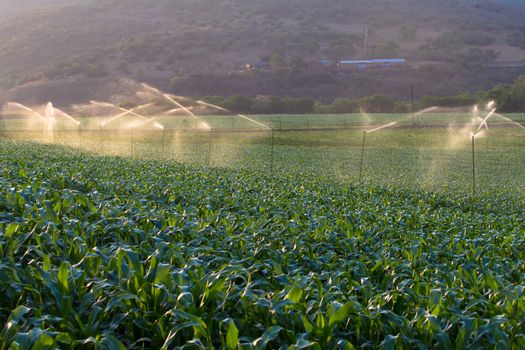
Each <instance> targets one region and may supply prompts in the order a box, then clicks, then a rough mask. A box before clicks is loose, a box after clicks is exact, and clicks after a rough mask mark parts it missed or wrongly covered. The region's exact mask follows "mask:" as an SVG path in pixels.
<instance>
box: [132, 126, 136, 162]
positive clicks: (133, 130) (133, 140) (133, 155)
mask: <svg viewBox="0 0 525 350" xmlns="http://www.w3.org/2000/svg"><path fill="white" fill-rule="evenodd" d="M131 158H135V128H131Z"/></svg>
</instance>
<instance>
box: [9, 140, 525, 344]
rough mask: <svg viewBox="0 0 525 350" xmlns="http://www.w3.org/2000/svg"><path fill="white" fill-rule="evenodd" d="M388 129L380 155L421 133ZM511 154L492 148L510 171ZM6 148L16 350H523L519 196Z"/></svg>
mask: <svg viewBox="0 0 525 350" xmlns="http://www.w3.org/2000/svg"><path fill="white" fill-rule="evenodd" d="M373 135H374V134H371V135H370V136H373ZM378 135H379V134H378ZM389 135H390V136H387V137H386V139H385V138H384V136H383V137H378V139H375V140H374V139H371V141H372V144H376V145H377V144H379V143H380V142H384V145H386V146H385V148H382V150H379V149H378V150H377V151H378V153H377V154H376V155H375V156H378V157H379V159H381V160H387V159H388V158H389V154H392V153H389V152H392V151H388V150H389V148H390V147H392V146H393V145H394V144H395V143H397V142H400V141H401V140H406V137H407V135H405V134H402V135H397V134H394V133H392V134H389ZM289 136H290V134H286V135H284V134H283V137H285V138H286V137H289ZM319 136H320V135H319ZM436 137H437V136H436ZM310 139H311V138H310ZM317 139H318V140H324V139H326V138H324V137H319V138H317ZM423 139H424V138H423V137H421V139H419V141H418V142H416V143H420V142H421V140H423ZM487 139H488V138H487ZM503 140H505V138H501V141H503ZM305 141H306V139H305ZM513 142H514V141H512V140H509V139H508V137H507V143H503V144H499V143H497V144H495V145H493V147H495V148H488V149H485V152H486V154H491V153H496V154H495V156H497V157H498V158H499V159H500V161H503V160H505V159H506V160H510V159H511V158H512V156H511V154H513V152H512V149H513V145H514V144H513ZM388 145H389V146H388ZM517 147H523V145H521V146H517ZM279 148H283V149H284V148H286V146H284V145H283V146H279ZM0 149H1V151H0V152H1V153H0V159H1V162H0V164H1V165H0V175H1V176H0V184H1V186H0V188H1V190H0V206H1V207H0V209H1V210H0V247H1V248H0V256H1V259H2V260H1V261H2V262H1V264H0V276H1V278H0V297H1V298H2V307H1V308H0V320H2V323H4V328H3V330H2V333H1V334H0V342H1V343H2V346H3V347H5V348H9V347H14V348H19V349H29V348H35V347H40V348H57V347H60V348H80V347H82V348H83V347H88V348H99V349H114V348H131V349H135V348H136V349H138V348H144V347H146V348H166V349H169V348H174V347H177V346H179V347H180V346H186V347H191V348H207V347H212V346H213V347H216V348H225V349H226V348H228V349H235V348H243V349H263V348H285V349H286V348H290V349H299V348H305V347H308V348H313V349H327V348H334V349H352V348H354V347H356V348H357V347H363V348H375V347H377V346H381V347H382V348H385V349H389V348H400V347H403V348H434V347H436V348H450V347H456V348H468V347H470V348H480V347H485V348H486V347H491V348H492V347H498V348H509V349H510V348H515V349H518V348H522V347H523V346H525V343H524V334H525V328H524V325H523V323H522V322H521V320H522V319H523V317H525V313H524V312H525V297H524V295H523V286H522V283H523V274H524V272H525V271H524V270H523V261H524V258H525V257H524V253H523V252H524V251H525V250H524V249H523V245H524V240H523V233H524V228H525V226H524V225H525V222H524V216H523V197H522V196H520V195H517V193H519V191H518V192H516V188H504V187H493V188H492V189H491V190H490V191H489V193H487V194H485V195H482V196H481V197H478V198H477V200H476V201H475V202H473V201H472V200H471V198H470V196H469V195H467V194H466V192H464V191H463V190H462V188H463V187H462V186H461V185H460V187H459V188H455V185H454V184H451V185H450V186H448V187H447V188H442V191H441V192H440V193H432V192H427V191H421V190H417V189H406V188H405V189H403V188H402V187H397V186H395V185H389V186H388V187H383V186H381V187H379V186H375V185H371V184H369V185H360V186H356V185H355V184H353V183H352V181H349V179H347V180H344V181H341V180H337V179H336V178H333V177H331V176H323V175H321V173H320V172H317V173H315V172H314V173H312V174H311V175H306V174H305V173H302V172H294V171H284V172H280V171H277V172H276V173H275V174H270V173H268V168H267V163H261V164H259V166H258V167H257V169H258V170H257V171H254V170H250V169H244V170H242V169H221V168H206V167H196V166H187V165H183V164H178V163H175V162H171V161H165V160H151V159H144V160H138V159H135V160H131V159H125V158H119V157H108V156H95V155H89V154H80V153H78V152H77V151H74V150H70V149H67V148H63V147H59V146H44V145H37V144H24V143H21V144H17V143H13V142H11V141H1V148H0ZM266 149H268V148H266ZM522 149H523V148H521V150H522ZM300 151H301V148H295V152H299V153H296V154H297V157H298V158H301V155H300ZM385 151H386V154H385ZM394 153H395V151H394ZM310 154H312V152H310ZM509 157H510V158H509ZM465 158H467V159H468V156H466V157H465ZM483 158H484V156H483V157H482V158H481V159H483ZM379 159H378V160H379ZM280 161H281V162H283V159H281V160H280ZM294 161H296V160H295V159H294V160H290V162H294ZM510 163H514V166H517V167H518V168H519V167H521V170H520V171H521V175H523V164H524V162H521V163H520V162H519V161H518V162H516V161H514V162H513V161H510ZM501 164H503V163H501ZM509 165H512V164H509ZM261 166H262V167H261ZM375 166H376V167H377V168H382V167H385V168H388V166H385V165H381V164H380V163H379V162H376V164H375ZM458 169H459V168H458ZM491 169H493V170H497V169H496V168H491ZM261 170H263V171H261ZM464 170H466V169H464ZM487 170H488V169H487ZM390 171H392V169H390ZM394 176H395V175H392V176H391V178H393V177H394ZM490 176H494V177H500V180H503V182H505V181H507V180H508V178H504V176H503V175H501V173H494V172H492V173H491V175H490ZM516 176H520V174H519V173H518V174H517V175H516ZM521 179H523V177H522V176H521ZM517 183H519V181H518V182H517ZM521 186H523V183H522V181H521ZM521 189H522V190H523V187H521ZM521 193H523V192H521Z"/></svg>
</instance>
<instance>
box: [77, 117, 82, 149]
mask: <svg viewBox="0 0 525 350" xmlns="http://www.w3.org/2000/svg"><path fill="white" fill-rule="evenodd" d="M78 148H82V125H81V124H80V123H79V124H78Z"/></svg>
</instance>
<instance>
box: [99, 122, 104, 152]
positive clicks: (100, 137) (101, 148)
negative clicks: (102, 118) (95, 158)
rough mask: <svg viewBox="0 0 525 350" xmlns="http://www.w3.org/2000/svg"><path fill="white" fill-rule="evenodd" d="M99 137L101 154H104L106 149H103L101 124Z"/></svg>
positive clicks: (100, 125)
mask: <svg viewBox="0 0 525 350" xmlns="http://www.w3.org/2000/svg"><path fill="white" fill-rule="evenodd" d="M98 136H99V141H98V142H99V144H100V153H102V152H103V151H104V148H103V147H102V123H100V124H99V133H98Z"/></svg>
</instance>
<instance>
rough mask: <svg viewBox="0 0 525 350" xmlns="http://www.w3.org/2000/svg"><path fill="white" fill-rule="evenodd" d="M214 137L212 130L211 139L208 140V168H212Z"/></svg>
mask: <svg viewBox="0 0 525 350" xmlns="http://www.w3.org/2000/svg"><path fill="white" fill-rule="evenodd" d="M212 136H213V130H212V129H210V138H209V140H208V162H207V163H208V166H210V163H211V145H212Z"/></svg>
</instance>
